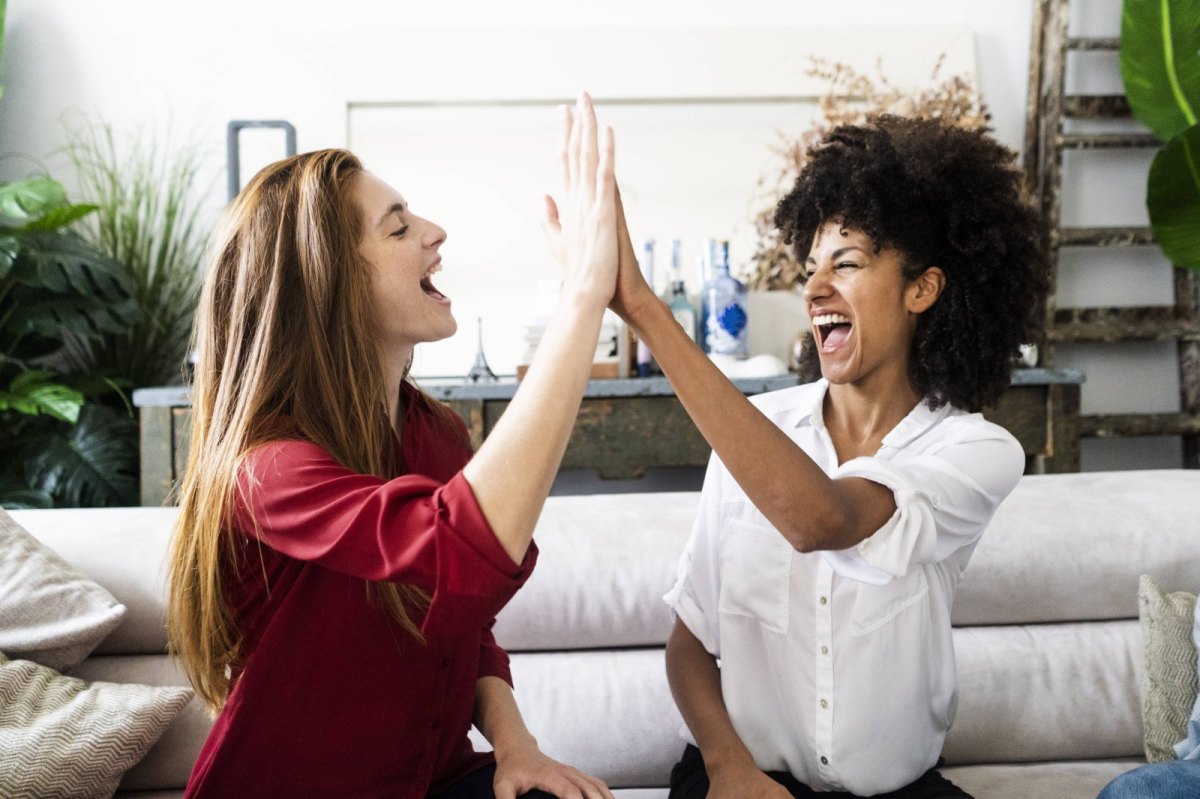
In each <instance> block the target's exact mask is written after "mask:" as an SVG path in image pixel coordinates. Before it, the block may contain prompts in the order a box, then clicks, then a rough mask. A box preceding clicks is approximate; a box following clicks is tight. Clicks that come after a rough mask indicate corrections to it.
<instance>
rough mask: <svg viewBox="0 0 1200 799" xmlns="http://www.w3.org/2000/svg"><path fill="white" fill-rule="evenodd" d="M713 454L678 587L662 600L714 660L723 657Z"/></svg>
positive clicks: (718, 472) (682, 559)
mask: <svg viewBox="0 0 1200 799" xmlns="http://www.w3.org/2000/svg"><path fill="white" fill-rule="evenodd" d="M723 468H724V467H722V466H721V463H720V461H719V460H718V458H717V456H716V455H715V454H713V455H712V456H711V457H710V458H709V461H708V469H707V471H706V473H705V476H704V487H703V489H702V490H701V492H700V507H699V510H698V511H697V513H696V521H695V522H694V523H693V525H692V533H691V535H690V536H689V537H688V542H687V546H686V547H685V548H684V551H683V554H682V555H681V556H680V558H679V565H678V569H677V572H676V578H675V585H674V586H672V588H671V590H670V591H668V592H667V594H666V595H665V596H664V597H663V600H664V601H665V602H666V603H667V604H668V605H670V606H671V610H673V611H674V612H675V615H676V617H677V618H678V619H679V620H680V621H682V622H683V623H684V624H685V625H686V626H687V628H688V630H690V631H691V633H692V635H694V636H696V640H698V641H699V642H700V644H701V645H702V646H703V647H704V648H705V650H707V651H708V653H709V654H710V655H712V656H713V657H720V655H721V641H720V635H719V633H718V621H717V602H718V599H719V595H720V589H721V583H720V529H719V526H720V514H719V511H720V503H721V499H720V494H721V491H720V478H721V472H722V471H723Z"/></svg>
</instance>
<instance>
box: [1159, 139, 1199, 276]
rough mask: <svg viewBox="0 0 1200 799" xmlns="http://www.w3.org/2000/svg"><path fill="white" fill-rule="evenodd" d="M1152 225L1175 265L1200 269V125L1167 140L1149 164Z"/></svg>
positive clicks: (1160, 244)
mask: <svg viewBox="0 0 1200 799" xmlns="http://www.w3.org/2000/svg"><path fill="white" fill-rule="evenodd" d="M1146 208H1147V209H1148V210H1149V211H1150V226H1151V227H1152V228H1154V236H1155V238H1157V239H1158V243H1159V246H1161V247H1162V249H1163V252H1164V253H1166V255H1167V257H1168V258H1170V259H1171V262H1172V263H1174V264H1175V265H1176V266H1186V267H1190V268H1192V269H1200V125H1192V126H1191V127H1190V128H1188V129H1187V130H1186V131H1184V132H1183V133H1181V134H1180V135H1178V136H1176V137H1175V138H1173V139H1171V140H1170V141H1169V142H1167V144H1166V146H1165V147H1163V148H1162V149H1161V150H1159V151H1158V153H1157V154H1156V155H1155V156H1154V161H1153V162H1152V163H1151V164H1150V179H1149V182H1148V185H1147V188H1146Z"/></svg>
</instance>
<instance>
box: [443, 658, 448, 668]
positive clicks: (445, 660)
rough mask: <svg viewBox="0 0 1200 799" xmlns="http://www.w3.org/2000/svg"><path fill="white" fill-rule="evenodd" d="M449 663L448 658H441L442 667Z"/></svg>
mask: <svg viewBox="0 0 1200 799" xmlns="http://www.w3.org/2000/svg"><path fill="white" fill-rule="evenodd" d="M449 665H450V658H442V668H443V669H444V668H446V667H447V666H449Z"/></svg>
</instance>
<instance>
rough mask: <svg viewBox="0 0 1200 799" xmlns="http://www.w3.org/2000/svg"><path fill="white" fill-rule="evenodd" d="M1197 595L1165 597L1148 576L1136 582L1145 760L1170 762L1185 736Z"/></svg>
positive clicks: (1193, 679) (1193, 680)
mask: <svg viewBox="0 0 1200 799" xmlns="http://www.w3.org/2000/svg"><path fill="white" fill-rule="evenodd" d="M1195 609H1196V597H1195V595H1193V594H1189V593H1187V592H1184V591H1176V592H1175V593H1173V594H1166V593H1163V590H1162V588H1160V587H1159V585H1158V583H1156V582H1155V581H1154V578H1153V577H1151V576H1150V575H1148V574H1143V575H1142V579H1141V580H1140V582H1139V584H1138V616H1139V617H1140V618H1141V622H1142V639H1143V640H1144V642H1145V669H1144V675H1143V685H1142V725H1143V727H1144V737H1145V741H1144V743H1145V747H1146V760H1147V761H1149V762H1151V763H1158V762H1162V761H1164V760H1174V759H1175V750H1174V746H1175V744H1176V743H1178V742H1179V741H1180V740H1182V739H1183V738H1184V737H1185V736H1186V735H1187V722H1188V714H1190V713H1191V711H1192V705H1193V703H1194V702H1195V701H1196V692H1197V675H1196V646H1195V644H1193V643H1192V621H1193V618H1192V617H1193V614H1194V613H1195Z"/></svg>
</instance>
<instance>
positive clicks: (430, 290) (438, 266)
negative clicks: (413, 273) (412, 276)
mask: <svg viewBox="0 0 1200 799" xmlns="http://www.w3.org/2000/svg"><path fill="white" fill-rule="evenodd" d="M440 271H442V259H441V258H439V259H437V260H436V261H434V262H433V265H432V266H430V267H429V269H428V270H426V272H425V274H424V276H422V277H421V291H423V292H425V293H426V294H428V295H429V296H430V297H433V298H434V299H435V300H438V301H439V302H446V301H447V300H448V299H449V297H447V296H446V295H445V294H443V293H442V292H440V291H438V290H437V287H436V286H434V285H433V276H434V275H436V274H437V273H438V272H440Z"/></svg>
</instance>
